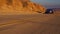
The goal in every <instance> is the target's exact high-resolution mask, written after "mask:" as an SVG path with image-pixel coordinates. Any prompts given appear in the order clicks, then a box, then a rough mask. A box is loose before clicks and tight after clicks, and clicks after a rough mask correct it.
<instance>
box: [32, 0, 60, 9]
mask: <svg viewBox="0 0 60 34" xmlns="http://www.w3.org/2000/svg"><path fill="white" fill-rule="evenodd" d="M31 1H33V2H35V3H39V4H41V5H43V6H44V7H46V8H60V0H31Z"/></svg>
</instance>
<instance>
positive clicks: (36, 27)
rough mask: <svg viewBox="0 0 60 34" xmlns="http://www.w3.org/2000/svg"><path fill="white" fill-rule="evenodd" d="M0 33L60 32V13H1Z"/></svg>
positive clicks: (43, 33) (37, 33) (45, 33)
mask: <svg viewBox="0 0 60 34" xmlns="http://www.w3.org/2000/svg"><path fill="white" fill-rule="evenodd" d="M0 34H60V15H55V14H35V15H1V16H0Z"/></svg>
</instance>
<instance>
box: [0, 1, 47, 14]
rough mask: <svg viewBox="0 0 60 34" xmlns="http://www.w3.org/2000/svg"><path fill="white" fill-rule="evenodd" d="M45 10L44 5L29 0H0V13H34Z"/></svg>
mask: <svg viewBox="0 0 60 34" xmlns="http://www.w3.org/2000/svg"><path fill="white" fill-rule="evenodd" d="M45 10H46V8H45V7H43V6H42V5H39V4H36V3H33V2H31V1H30V0H0V15H19V14H36V13H37V12H42V13H44V12H45Z"/></svg>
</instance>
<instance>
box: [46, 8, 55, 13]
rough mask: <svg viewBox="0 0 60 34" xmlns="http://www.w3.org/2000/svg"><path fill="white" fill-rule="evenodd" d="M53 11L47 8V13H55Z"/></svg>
mask: <svg viewBox="0 0 60 34" xmlns="http://www.w3.org/2000/svg"><path fill="white" fill-rule="evenodd" d="M53 11H54V10H53V9H47V10H46V12H45V14H53Z"/></svg>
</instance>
